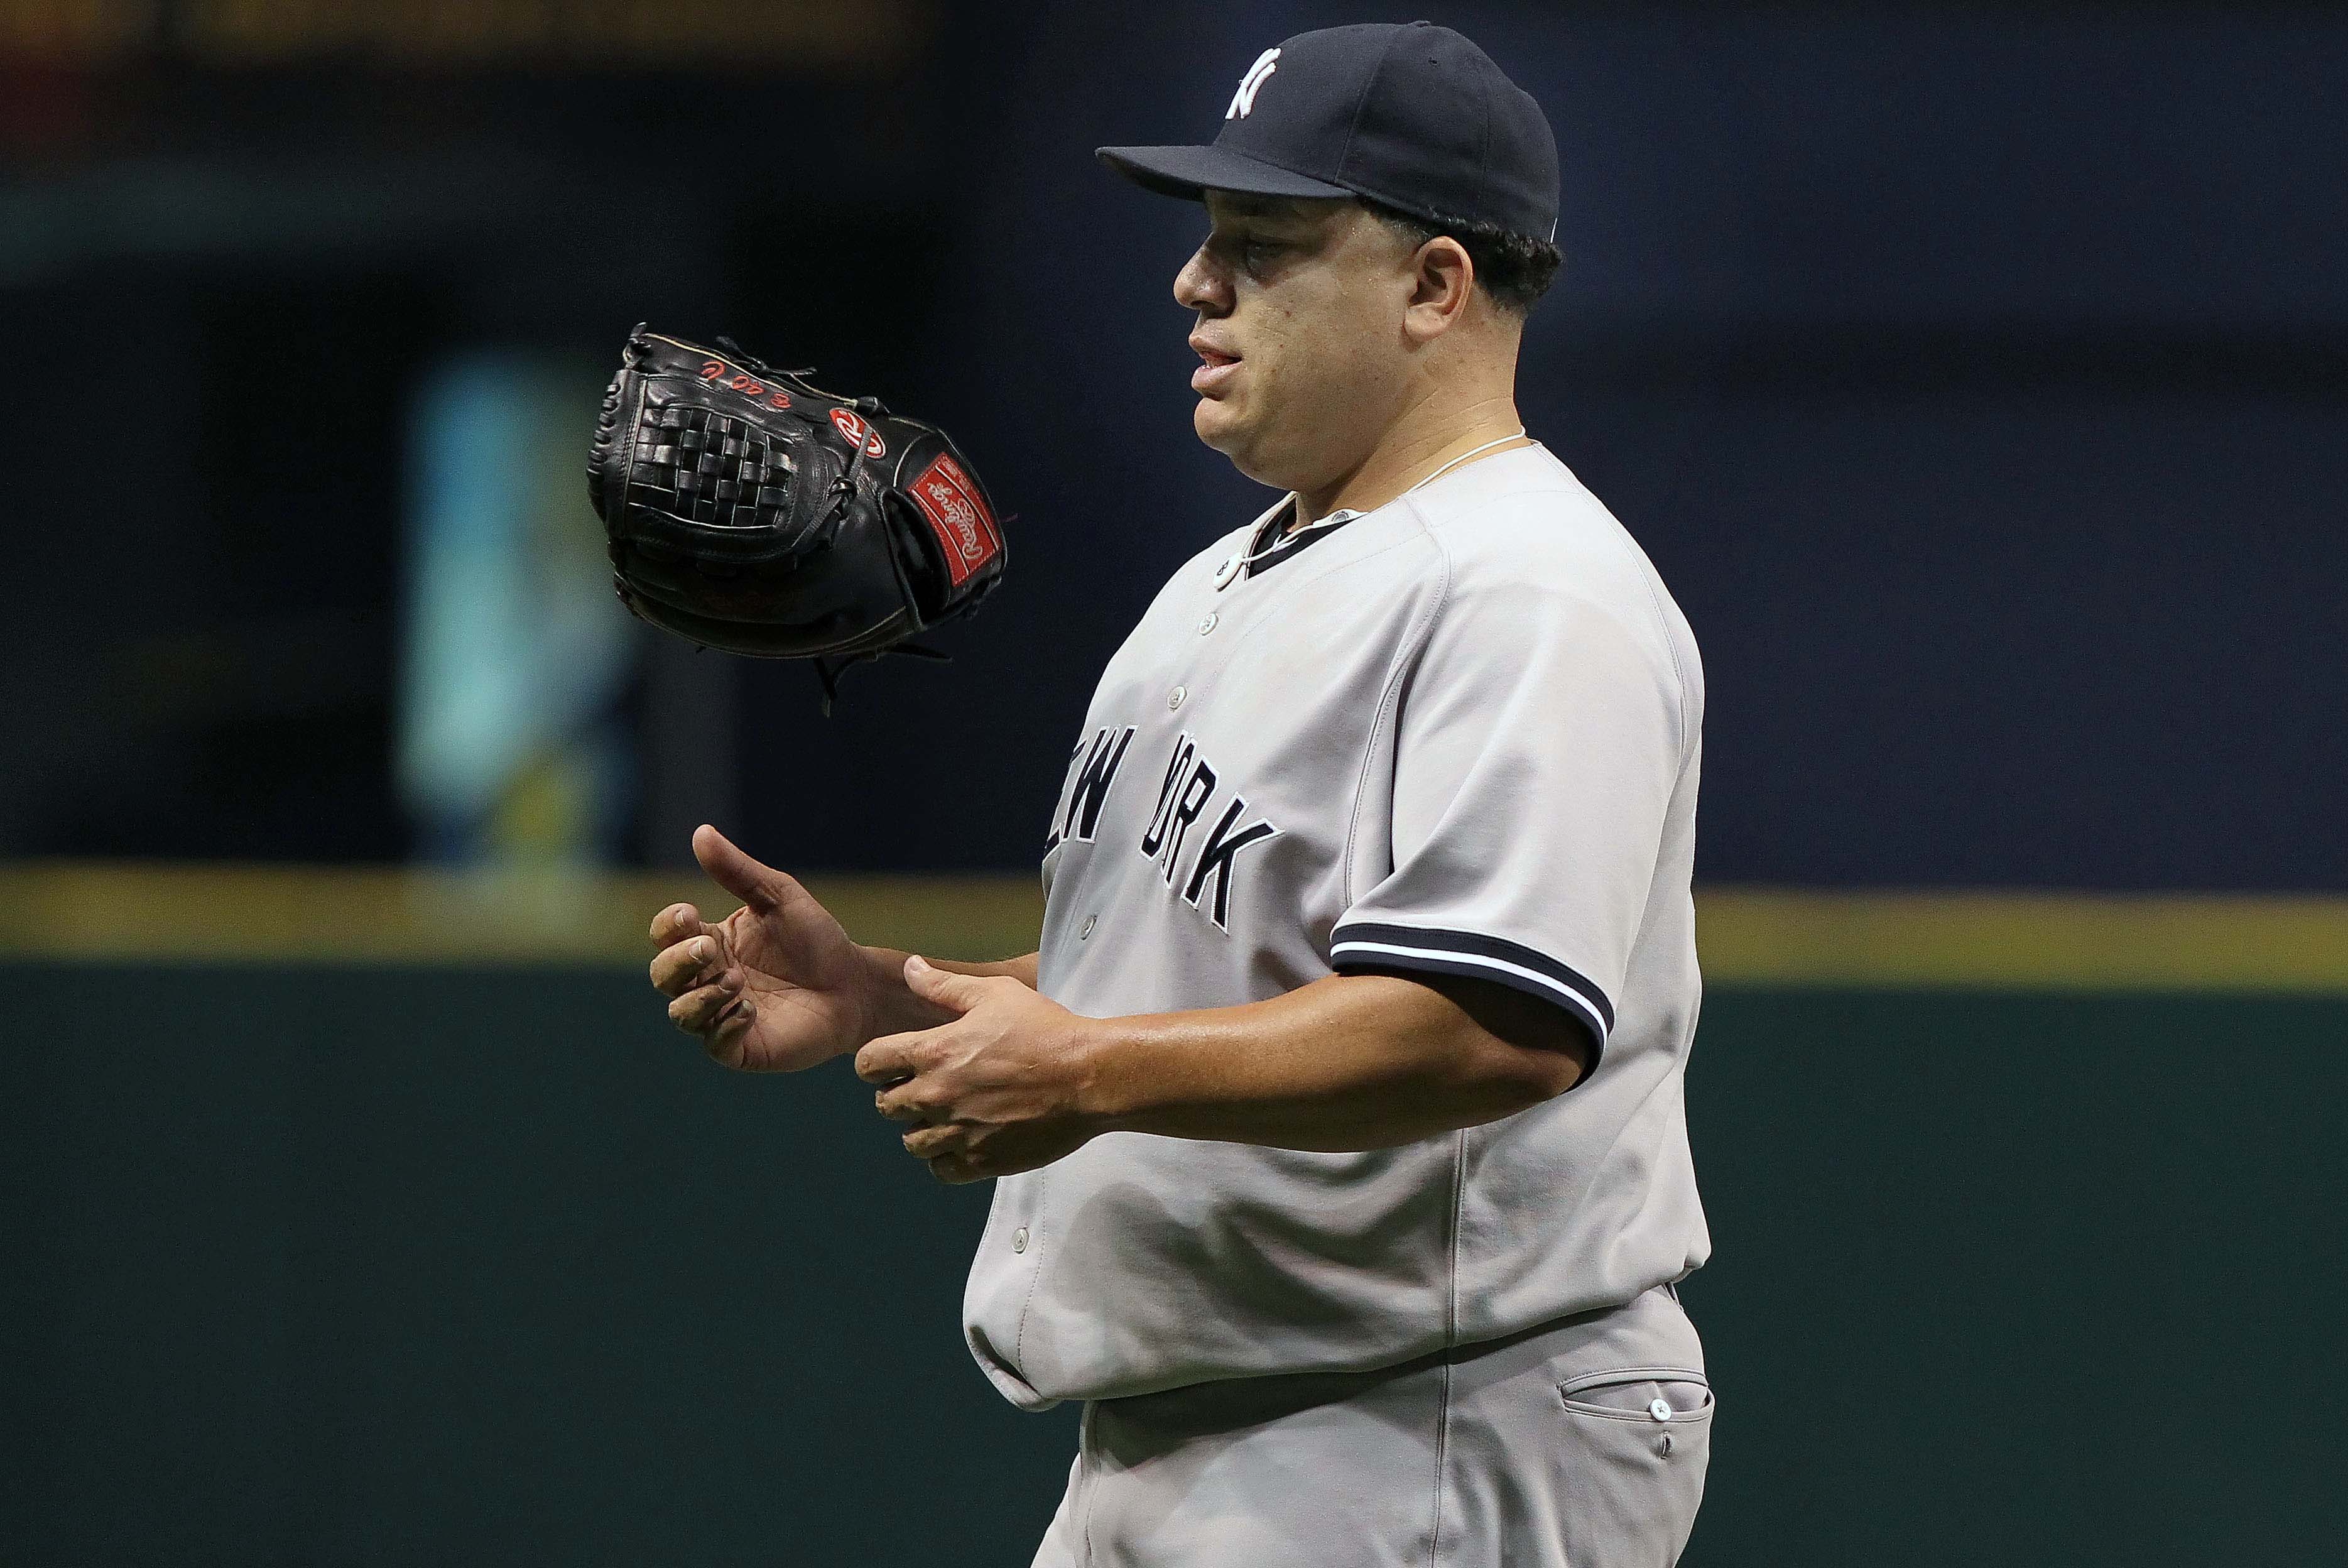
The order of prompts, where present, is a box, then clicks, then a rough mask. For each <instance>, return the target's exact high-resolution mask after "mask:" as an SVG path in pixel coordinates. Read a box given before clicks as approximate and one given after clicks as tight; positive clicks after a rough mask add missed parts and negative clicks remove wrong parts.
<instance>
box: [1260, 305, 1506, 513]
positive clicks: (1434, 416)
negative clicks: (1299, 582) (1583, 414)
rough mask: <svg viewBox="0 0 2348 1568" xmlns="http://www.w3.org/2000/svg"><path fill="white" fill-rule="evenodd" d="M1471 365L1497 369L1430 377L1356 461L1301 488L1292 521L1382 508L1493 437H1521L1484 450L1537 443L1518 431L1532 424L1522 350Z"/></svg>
mask: <svg viewBox="0 0 2348 1568" xmlns="http://www.w3.org/2000/svg"><path fill="white" fill-rule="evenodd" d="M1511 347H1512V348H1513V345H1511ZM1465 368H1468V369H1469V370H1471V371H1472V370H1483V371H1487V372H1491V373H1488V374H1484V375H1468V376H1461V377H1457V381H1456V382H1455V381H1453V378H1451V377H1429V378H1428V385H1426V386H1425V387H1421V388H1420V389H1419V390H1418V392H1417V395H1416V397H1413V398H1412V399H1411V400H1410V401H1409V402H1408V404H1407V405H1406V407H1403V408H1402V409H1401V410H1400V411H1399V412H1398V413H1397V414H1396V415H1395V418H1393V419H1392V420H1390V421H1389V422H1388V423H1387V424H1385V426H1384V427H1383V428H1379V429H1378V430H1377V431H1376V432H1375V437H1374V438H1373V440H1372V442H1371V444H1370V446H1369V447H1368V449H1367V450H1365V451H1364V452H1363V453H1362V454H1361V455H1360V456H1359V458H1358V459H1356V460H1354V462H1353V464H1352V466H1351V467H1349V468H1348V469H1345V471H1344V472H1343V473H1340V474H1338V475H1336V476H1334V478H1332V479H1331V480H1327V481H1325V482H1323V484H1320V485H1318V486H1315V487H1313V488H1312V489H1305V488H1303V487H1301V486H1300V487H1298V488H1297V490H1296V511H1297V513H1298V515H1297V516H1296V517H1295V518H1293V519H1292V520H1291V522H1290V526H1291V527H1292V528H1302V527H1303V526H1304V525H1305V524H1306V523H1309V522H1315V521H1319V520H1320V519H1322V518H1324V517H1327V516H1328V515H1329V514H1330V513H1331V512H1333V511H1340V510H1351V511H1375V510H1377V509H1378V508H1379V507H1382V506H1384V505H1385V504H1386V502H1388V501H1390V500H1394V499H1395V497H1396V496H1399V495H1401V494H1403V493H1404V492H1406V490H1409V489H1410V488H1411V487H1412V486H1413V485H1416V484H1417V483H1419V482H1420V481H1421V480H1425V479H1426V477H1427V476H1428V475H1430V474H1433V473H1436V472H1437V471H1439V470H1440V469H1442V468H1443V465H1444V464H1446V463H1448V462H1450V461H1452V460H1453V459H1457V458H1459V457H1462V456H1464V455H1465V454H1467V453H1468V452H1473V451H1475V450H1476V449H1477V448H1478V447H1482V446H1485V445H1486V444H1488V443H1489V442H1494V441H1503V440H1505V439H1506V438H1509V437H1517V439H1513V440H1506V444H1505V445H1501V446H1496V447H1493V448H1492V449H1491V450H1490V451H1489V452H1486V453H1483V454H1481V456H1484V457H1489V456H1492V455H1494V454H1496V453H1499V452H1505V451H1513V450H1515V449H1517V448H1519V447H1527V446H1530V445H1531V444H1532V442H1531V441H1530V439H1529V438H1523V437H1521V436H1519V432H1520V431H1522V430H1523V429H1524V428H1525V422H1524V419H1523V418H1521V417H1520V416H1519V414H1518V413H1517V398H1516V391H1515V383H1516V368H1517V365H1516V356H1515V354H1514V353H1513V352H1511V353H1509V355H1508V356H1507V359H1506V363H1505V365H1502V366H1467V367H1465ZM1495 381H1497V385H1495V384H1493V383H1494V382H1495ZM1479 382H1480V383H1483V384H1482V385H1478V383H1479ZM1447 383H1449V384H1447Z"/></svg>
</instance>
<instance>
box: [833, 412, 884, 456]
mask: <svg viewBox="0 0 2348 1568" xmlns="http://www.w3.org/2000/svg"><path fill="white" fill-rule="evenodd" d="M831 422H832V423H833V424H835V425H837V426H839V433H840V434H841V435H843V436H845V437H847V438H849V439H850V440H851V441H854V442H857V443H858V444H859V445H860V446H862V447H863V449H864V455H865V456H866V457H868V458H885V457H887V456H888V455H889V443H888V442H886V441H884V440H882V439H881V438H880V431H878V430H876V429H874V428H872V427H871V426H870V424H867V423H866V422H865V420H864V418H863V416H862V415H860V414H859V413H857V412H856V410H854V409H853V408H834V409H833V410H832V411H831Z"/></svg>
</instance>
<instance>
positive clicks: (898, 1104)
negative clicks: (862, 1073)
mask: <svg viewBox="0 0 2348 1568" xmlns="http://www.w3.org/2000/svg"><path fill="white" fill-rule="evenodd" d="M872 1109H875V1110H877V1111H879V1112H880V1114H881V1115H882V1116H884V1117H887V1118H888V1119H890V1120H891V1121H919V1120H921V1119H922V1116H923V1114H924V1112H923V1111H922V1108H921V1107H920V1106H918V1105H915V1104H914V1103H913V1084H912V1080H911V1079H910V1078H909V1079H907V1080H906V1081H905V1082H903V1083H901V1084H899V1085H898V1086H897V1087H896V1088H883V1089H875V1090H874V1091H873V1094H872Z"/></svg>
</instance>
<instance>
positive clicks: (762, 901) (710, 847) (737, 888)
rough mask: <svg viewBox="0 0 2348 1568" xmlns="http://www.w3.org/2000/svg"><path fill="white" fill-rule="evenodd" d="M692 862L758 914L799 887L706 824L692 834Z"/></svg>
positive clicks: (779, 901)
mask: <svg viewBox="0 0 2348 1568" xmlns="http://www.w3.org/2000/svg"><path fill="white" fill-rule="evenodd" d="M693 858H694V859H695V860H696V861H700V862H701V869H702V870H703V871H705V872H708V873H709V880H710V881H711V882H716V884H717V885H718V886H719V887H722V888H724V889H725V890H726V892H730V893H732V894H733V895H734V896H735V897H736V898H738V899H740V900H741V901H742V902H743V903H746V904H747V905H749V906H750V907H751V908H752V909H754V910H757V911H758V912H759V913H765V912H766V911H767V910H770V909H772V908H774V907H775V905H777V904H778V903H781V902H782V901H783V898H784V895H785V894H787V893H788V892H789V891H790V890H791V889H792V888H793V887H795V886H797V885H798V884H797V883H795V882H792V881H791V879H790V878H788V877H787V876H785V875H784V874H783V873H782V872H778V871H777V870H776V869H775V868H774V867H772V866H768V865H761V864H759V863H758V862H757V861H754V860H752V859H751V858H750V857H749V856H747V855H746V854H744V853H743V852H742V851H740V850H739V849H738V848H736V846H735V843H734V841H733V840H731V839H729V838H727V837H726V835H725V834H723V833H721V832H719V831H718V830H716V829H715V828H713V827H711V826H710V825H709V824H708V823H706V822H704V823H703V824H702V825H701V826H700V827H698V828H695V830H693Z"/></svg>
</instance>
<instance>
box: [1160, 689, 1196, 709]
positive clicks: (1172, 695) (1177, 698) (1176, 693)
mask: <svg viewBox="0 0 2348 1568" xmlns="http://www.w3.org/2000/svg"><path fill="white" fill-rule="evenodd" d="M1189 695H1190V688H1189V686H1176V687H1175V688H1174V689H1173V690H1172V691H1169V692H1168V693H1167V694H1166V706H1167V707H1181V706H1182V699H1183V698H1184V697H1186V696H1189Z"/></svg>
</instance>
